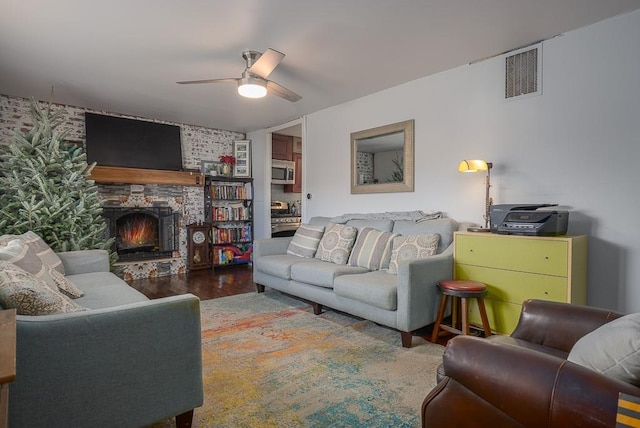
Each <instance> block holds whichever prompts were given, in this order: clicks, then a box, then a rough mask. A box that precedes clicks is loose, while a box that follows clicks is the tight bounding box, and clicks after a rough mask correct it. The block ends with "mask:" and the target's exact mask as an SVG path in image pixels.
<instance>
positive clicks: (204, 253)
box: [187, 223, 212, 271]
mask: <svg viewBox="0 0 640 428" xmlns="http://www.w3.org/2000/svg"><path fill="white" fill-rule="evenodd" d="M210 230H211V225H210V224H207V223H193V224H190V225H187V235H188V242H187V245H188V247H187V250H188V253H187V254H188V268H189V270H190V271H191V270H198V269H209V268H211V262H212V260H211V250H210V248H209V233H210Z"/></svg>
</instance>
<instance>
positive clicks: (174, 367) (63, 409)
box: [9, 250, 203, 428]
mask: <svg viewBox="0 0 640 428" xmlns="http://www.w3.org/2000/svg"><path fill="white" fill-rule="evenodd" d="M58 256H59V257H60V258H61V259H62V261H63V264H64V268H65V272H66V276H67V278H68V279H69V280H71V281H72V282H73V283H74V284H75V285H77V286H78V287H80V288H81V289H82V290H83V291H84V292H85V295H84V296H83V297H81V298H79V299H75V300H74V301H75V302H76V303H78V304H79V305H81V306H84V307H86V308H90V310H88V311H84V312H73V313H68V314H56V315H43V316H24V315H18V316H17V341H16V342H17V351H16V352H17V355H16V364H17V367H16V380H15V381H14V382H13V383H12V384H11V386H10V400H9V426H11V427H16V428H18V427H30V428H35V427H47V428H51V427H116V426H118V427H142V426H147V425H150V424H152V423H154V422H157V421H160V420H164V419H167V418H171V417H174V416H176V423H177V425H178V426H190V425H191V419H192V416H193V409H194V408H195V407H199V406H201V405H202V400H203V391H202V358H201V352H202V350H201V331H200V301H199V299H198V298H197V297H195V296H193V295H190V294H187V295H181V296H176V297H168V298H163V299H157V300H149V299H147V298H146V297H145V296H144V295H142V294H141V293H139V292H138V291H136V290H135V289H133V288H131V287H130V286H129V285H128V284H127V283H125V282H124V281H122V280H121V279H119V278H118V277H117V276H115V275H114V274H112V273H110V272H109V261H108V255H107V252H106V251H102V250H88V251H72V252H66V253H58Z"/></svg>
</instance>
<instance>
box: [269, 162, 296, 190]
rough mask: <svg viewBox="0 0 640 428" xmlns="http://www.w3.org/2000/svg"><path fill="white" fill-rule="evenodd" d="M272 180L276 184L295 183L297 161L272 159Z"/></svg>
mask: <svg viewBox="0 0 640 428" xmlns="http://www.w3.org/2000/svg"><path fill="white" fill-rule="evenodd" d="M271 182H272V183H274V184H295V182H296V163H295V162H293V161H286V160H280V159H271Z"/></svg>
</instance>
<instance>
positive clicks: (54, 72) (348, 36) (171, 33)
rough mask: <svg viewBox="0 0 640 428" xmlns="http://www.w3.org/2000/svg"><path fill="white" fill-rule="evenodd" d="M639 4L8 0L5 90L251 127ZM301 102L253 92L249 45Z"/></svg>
mask: <svg viewBox="0 0 640 428" xmlns="http://www.w3.org/2000/svg"><path fill="white" fill-rule="evenodd" d="M638 8H640V0H316V1H307V0H233V1H229V0H189V1H177V0H108V1H107V0H105V1H96V0H93V1H91V0H89V1H88V0H56V1H51V0H0V94H6V95H13V96H22V97H35V98H37V99H42V100H47V99H49V93H50V90H51V87H52V86H53V87H54V89H55V102H58V103H63V104H69V105H74V106H79V107H87V108H90V109H94V110H98V111H107V112H118V113H124V114H131V115H135V116H141V117H147V118H155V119H160V120H168V121H172V122H178V123H188V124H194V125H202V126H207V127H212V128H220V129H227V130H234V131H244V132H246V131H253V130H256V129H262V128H267V127H271V126H276V125H279V124H283V123H286V122H288V121H290V120H293V119H295V118H298V117H300V116H302V115H305V114H309V113H312V112H315V111H318V110H321V109H323V108H326V107H330V106H333V105H337V104H341V103H344V102H346V101H349V100H353V99H355V98H359V97H362V96H365V95H368V94H371V93H374V92H378V91H381V90H384V89H387V88H390V87H393V86H396V85H399V84H401V83H405V82H409V81H411V80H415V79H418V78H420V77H424V76H427V75H430V74H434V73H437V72H440V71H443V70H447V69H450V68H453V67H457V66H460V65H463V64H467V63H469V62H473V61H476V60H480V59H482V58H486V57H490V56H493V55H496V54H499V53H502V52H506V51H509V50H513V49H515V48H518V47H521V46H524V45H528V44H531V43H533V42H536V41H539V40H543V39H548V38H551V37H553V36H556V35H558V34H561V33H564V32H567V31H570V30H573V29H576V28H580V27H583V26H586V25H590V24H592V23H595V22H597V21H601V20H603V19H606V18H609V17H611V16H615V15H619V14H623V13H627V12H629V11H631V10H634V9H638ZM269 47H271V48H274V49H276V50H279V51H281V52H283V53H285V54H286V57H285V58H284V60H283V61H282V62H281V63H280V65H279V66H278V67H277V68H276V69H275V71H274V72H273V73H272V74H271V75H270V76H269V79H270V80H274V81H275V82H277V83H280V84H281V85H283V86H286V87H287V88H289V89H291V90H293V91H295V92H297V93H298V94H300V95H301V96H302V97H303V98H302V100H300V101H298V102H297V103H290V102H288V101H285V100H283V99H281V98H278V97H275V96H269V95H268V96H267V97H266V98H263V99H259V100H249V99H245V98H242V97H240V96H238V95H237V92H236V87H235V85H234V84H233V83H216V84H204V85H178V84H176V83H175V82H176V81H179V80H198V79H211V78H219V77H239V76H240V74H241V73H242V71H243V70H244V66H245V61H244V60H243V58H242V56H241V53H242V51H243V50H246V49H252V50H258V51H261V52H263V51H264V50H266V49H267V48H269Z"/></svg>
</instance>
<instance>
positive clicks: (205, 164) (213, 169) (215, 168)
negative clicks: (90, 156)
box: [200, 160, 222, 177]
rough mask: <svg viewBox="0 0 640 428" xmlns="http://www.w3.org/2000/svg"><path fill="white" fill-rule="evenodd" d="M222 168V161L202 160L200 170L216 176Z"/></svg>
mask: <svg viewBox="0 0 640 428" xmlns="http://www.w3.org/2000/svg"><path fill="white" fill-rule="evenodd" d="M221 168H222V162H218V161H213V160H203V161H200V172H201V173H202V174H203V175H205V176H207V175H208V176H211V177H215V176H216V175H220V169H221Z"/></svg>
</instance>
